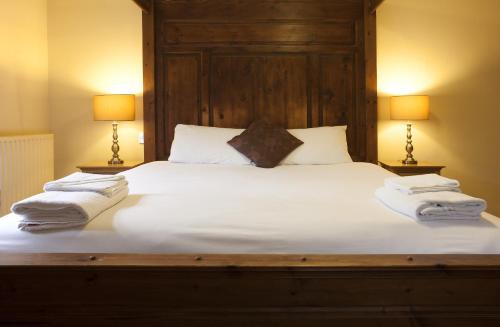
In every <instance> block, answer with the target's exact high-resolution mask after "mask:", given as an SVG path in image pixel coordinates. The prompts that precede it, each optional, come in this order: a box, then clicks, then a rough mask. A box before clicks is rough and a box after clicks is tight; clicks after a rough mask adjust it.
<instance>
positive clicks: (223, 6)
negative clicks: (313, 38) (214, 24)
mask: <svg viewBox="0 0 500 327" xmlns="http://www.w3.org/2000/svg"><path fill="white" fill-rule="evenodd" d="M156 2H157V6H158V9H159V10H160V11H161V15H162V17H164V18H165V19H167V20H174V21H175V20H208V21H242V20H315V21H317V20H332V19H339V20H354V19H362V18H363V0H209V1H207V0H157V1H156Z"/></svg>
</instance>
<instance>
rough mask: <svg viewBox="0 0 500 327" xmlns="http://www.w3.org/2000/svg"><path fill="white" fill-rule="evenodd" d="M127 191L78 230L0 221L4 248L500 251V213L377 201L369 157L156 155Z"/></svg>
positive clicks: (379, 172) (376, 172)
mask: <svg viewBox="0 0 500 327" xmlns="http://www.w3.org/2000/svg"><path fill="white" fill-rule="evenodd" d="M122 174H123V175H125V176H126V177H127V180H128V181H129V187H130V195H129V196H128V198H127V199H125V200H124V201H122V202H120V203H119V204H118V205H116V206H114V207H112V208H111V209H109V210H107V211H105V212H104V213H102V214H101V215H100V216H98V217H97V218H96V219H94V220H93V221H91V222H90V223H89V224H88V225H87V226H86V227H85V228H83V229H69V230H62V231H55V232H41V233H29V232H23V231H20V230H18V229H17V224H18V221H19V219H20V218H19V217H18V216H15V215H14V214H11V215H10V216H8V217H6V218H3V219H1V220H0V252H11V253H14V252H25V253H68V252H69V253H117V252H125V253H170V254H179V253H186V254H187V253H193V254H200V253H205V254H206V253H211V254H304V253H308V254H312V253H314V254H400V253H406V254H500V219H498V218H496V217H494V216H491V215H489V214H484V217H483V219H482V220H480V221H462V222H455V221H451V222H450V221H434V222H425V223H422V222H418V221H415V220H414V219H412V218H409V217H406V216H404V215H401V214H399V213H396V212H394V211H392V210H390V209H389V208H387V207H385V206H384V205H383V204H382V203H380V202H379V201H378V200H377V199H376V198H375V196H374V193H375V190H376V189H377V188H378V187H380V186H381V185H383V183H384V178H386V177H389V176H391V175H392V173H389V172H387V171H386V170H384V169H382V168H380V167H378V166H376V165H373V164H370V163H358V162H357V163H344V164H335V165H282V166H278V167H276V168H273V169H261V168H257V167H254V166H250V165H242V166H238V165H216V164H179V163H169V162H166V161H156V162H152V163H148V164H145V165H143V166H140V167H138V168H134V169H132V170H130V171H127V172H125V173H122Z"/></svg>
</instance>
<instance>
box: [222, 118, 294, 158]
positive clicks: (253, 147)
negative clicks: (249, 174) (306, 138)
mask: <svg viewBox="0 0 500 327" xmlns="http://www.w3.org/2000/svg"><path fill="white" fill-rule="evenodd" d="M227 143H228V144H229V145H231V146H232V147H233V148H235V149H236V150H238V151H239V152H240V153H242V154H243V155H244V156H246V157H247V158H248V159H250V160H251V161H252V162H253V163H254V164H255V165H256V166H257V167H261V168H273V167H276V166H277V165H278V164H279V163H280V162H281V160H283V159H284V158H285V157H286V156H287V155H289V154H290V153H291V152H292V151H293V150H295V149H296V148H297V147H298V146H300V145H302V144H304V142H302V141H301V140H299V139H298V138H296V137H295V136H293V135H292V134H290V133H288V131H287V130H286V129H284V128H282V127H275V126H273V125H271V124H269V123H267V122H265V121H263V120H258V121H256V122H253V123H252V124H251V125H250V127H248V129H246V130H245V131H243V133H241V134H240V135H238V136H235V137H234V138H233V139H232V140H230V141H228V142H227Z"/></svg>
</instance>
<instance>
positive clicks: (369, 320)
mask: <svg viewBox="0 0 500 327" xmlns="http://www.w3.org/2000/svg"><path fill="white" fill-rule="evenodd" d="M0 291H1V296H0V325H1V326H500V256H404V255H381V256H338V255H332V256H295V255H287V256H283V255H207V256H203V255H201V256H196V255H137V254H136V255H131V254H0Z"/></svg>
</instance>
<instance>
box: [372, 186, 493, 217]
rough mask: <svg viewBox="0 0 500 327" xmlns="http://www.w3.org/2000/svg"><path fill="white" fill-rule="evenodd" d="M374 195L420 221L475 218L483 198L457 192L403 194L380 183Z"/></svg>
mask: <svg viewBox="0 0 500 327" xmlns="http://www.w3.org/2000/svg"><path fill="white" fill-rule="evenodd" d="M375 195H376V197H377V198H378V199H379V200H380V201H382V202H383V203H384V204H385V205H387V206H388V207H389V208H391V209H392V210H394V211H397V212H399V213H402V214H404V215H407V216H409V217H412V218H416V219H420V220H422V221H432V220H463V219H479V218H480V217H481V213H482V212H483V211H484V210H486V201H484V200H482V199H478V198H473V197H471V196H468V195H465V194H463V193H459V192H450V191H443V192H430V193H419V194H412V195H407V194H403V193H401V192H398V191H395V190H391V189H388V188H386V187H381V188H379V189H377V191H375Z"/></svg>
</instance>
